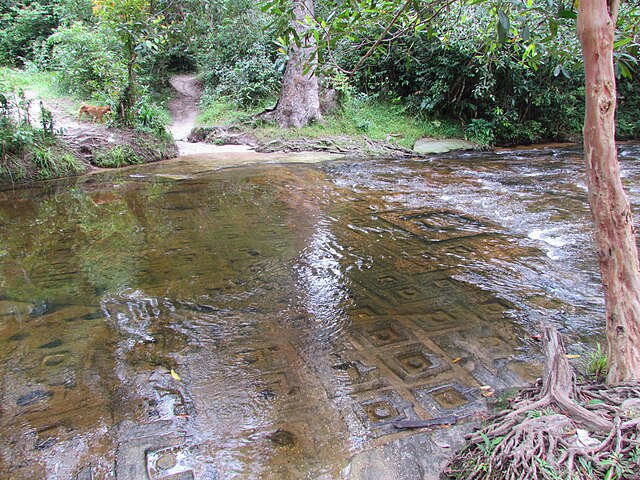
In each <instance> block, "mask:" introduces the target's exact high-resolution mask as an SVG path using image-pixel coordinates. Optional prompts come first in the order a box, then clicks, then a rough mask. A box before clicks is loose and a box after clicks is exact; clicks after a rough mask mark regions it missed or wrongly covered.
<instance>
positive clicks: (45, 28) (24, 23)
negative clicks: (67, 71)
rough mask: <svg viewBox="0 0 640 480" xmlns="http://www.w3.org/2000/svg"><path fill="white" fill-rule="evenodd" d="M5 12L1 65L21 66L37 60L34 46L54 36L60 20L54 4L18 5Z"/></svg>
mask: <svg viewBox="0 0 640 480" xmlns="http://www.w3.org/2000/svg"><path fill="white" fill-rule="evenodd" d="M5 9H6V10H5ZM5 9H3V7H2V6H0V65H13V66H21V65H23V64H24V63H25V62H26V61H28V60H31V59H32V58H33V48H34V45H39V44H41V43H42V42H43V41H44V40H46V38H47V37H48V36H49V35H51V32H52V31H53V30H54V29H55V28H56V26H57V24H58V17H57V15H56V14H55V12H54V4H53V2H47V4H45V3H44V2H43V3H40V2H37V1H35V2H18V3H17V4H16V5H12V6H11V8H6V7H5ZM3 10H5V11H3Z"/></svg>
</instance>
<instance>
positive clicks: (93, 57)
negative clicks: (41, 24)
mask: <svg viewBox="0 0 640 480" xmlns="http://www.w3.org/2000/svg"><path fill="white" fill-rule="evenodd" d="M48 45H49V46H50V48H51V63H50V66H51V68H52V69H53V70H55V71H56V72H57V73H58V74H57V76H56V80H57V83H58V84H59V86H60V87H61V89H62V90H63V91H65V92H67V93H72V94H76V95H79V96H81V97H85V98H89V97H91V96H92V95H93V94H94V92H96V91H97V92H105V93H107V94H109V95H111V94H115V93H116V92H119V91H122V89H123V88H124V86H125V85H126V79H127V71H126V65H125V64H124V62H123V61H122V58H121V54H120V53H119V52H121V48H120V47H119V44H118V40H117V38H115V37H114V36H113V35H112V34H111V33H110V32H109V31H108V30H106V29H101V28H98V27H90V26H86V25H83V24H81V23H74V24H73V25H71V26H69V27H60V28H59V29H58V30H57V31H56V33H54V34H53V35H52V36H51V37H49V40H48Z"/></svg>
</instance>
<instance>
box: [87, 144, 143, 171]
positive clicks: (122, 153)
mask: <svg viewBox="0 0 640 480" xmlns="http://www.w3.org/2000/svg"><path fill="white" fill-rule="evenodd" d="M140 163H143V161H142V160H141V159H140V157H138V156H137V155H136V153H135V152H134V151H133V149H131V147H129V146H126V145H116V146H115V147H113V148H111V149H109V150H101V151H98V152H96V153H95V155H94V157H93V164H94V165H96V166H98V167H102V168H120V167H124V166H126V165H138V164H140Z"/></svg>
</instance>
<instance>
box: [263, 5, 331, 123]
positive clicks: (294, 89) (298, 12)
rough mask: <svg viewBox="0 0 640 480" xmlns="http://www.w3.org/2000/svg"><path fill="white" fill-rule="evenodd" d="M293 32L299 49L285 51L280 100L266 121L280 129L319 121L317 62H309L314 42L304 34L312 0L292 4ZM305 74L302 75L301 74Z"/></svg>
mask: <svg viewBox="0 0 640 480" xmlns="http://www.w3.org/2000/svg"><path fill="white" fill-rule="evenodd" d="M292 2H293V12H294V14H295V19H294V20H293V28H294V29H295V31H296V33H297V35H298V38H299V39H300V42H301V43H300V45H297V44H296V43H295V42H293V43H292V44H291V47H290V48H289V60H288V62H287V67H286V69H285V72H284V77H283V78H282V89H281V90H280V98H279V99H278V104H277V105H276V108H275V110H274V111H273V112H270V115H269V116H270V117H272V118H274V119H275V120H276V121H277V122H278V124H279V125H280V126H281V127H283V128H289V127H295V128H299V127H303V126H305V125H307V124H309V123H311V122H314V121H320V120H322V115H321V113H320V100H319V95H318V90H319V87H318V77H317V76H316V67H317V61H316V60H313V58H314V54H315V49H316V42H315V37H313V35H309V34H308V27H307V25H306V23H305V18H306V17H307V16H309V17H313V15H314V13H313V12H314V10H313V0H292ZM305 72H306V73H305Z"/></svg>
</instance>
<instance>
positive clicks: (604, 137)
mask: <svg viewBox="0 0 640 480" xmlns="http://www.w3.org/2000/svg"><path fill="white" fill-rule="evenodd" d="M608 3H611V5H610V8H611V11H609V9H608V7H609V5H608ZM618 4H619V0H610V2H607V0H581V1H580V6H579V10H578V36H579V38H580V43H581V44H582V53H583V57H584V65H585V76H586V92H585V94H586V116H585V121H584V153H585V162H586V168H587V184H588V187H589V205H590V207H591V213H592V215H593V219H594V222H595V241H596V249H597V258H598V263H599V265H600V274H601V276H602V283H603V286H604V297H605V305H606V317H607V341H608V360H609V375H608V377H607V381H608V382H609V383H617V382H621V381H638V380H640V276H639V270H638V269H639V266H638V249H637V247H636V236H635V228H634V226H633V215H632V213H631V207H630V205H629V200H628V199H627V196H626V194H625V192H624V189H623V187H622V181H621V180H620V165H619V163H618V157H617V152H616V144H615V122H614V120H615V106H616V83H615V80H616V79H615V75H614V70H613V38H614V30H615V20H616V18H615V17H616V14H615V12H616V11H617V5H618Z"/></svg>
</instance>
